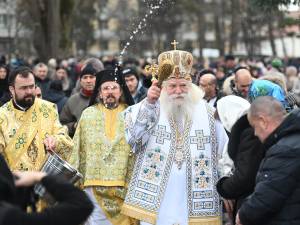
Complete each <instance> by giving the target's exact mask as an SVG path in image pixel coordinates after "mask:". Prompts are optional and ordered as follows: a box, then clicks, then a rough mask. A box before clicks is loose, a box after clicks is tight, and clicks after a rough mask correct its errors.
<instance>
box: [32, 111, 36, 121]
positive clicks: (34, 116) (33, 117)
mask: <svg viewBox="0 0 300 225" xmlns="http://www.w3.org/2000/svg"><path fill="white" fill-rule="evenodd" d="M31 121H32V122H36V121H37V114H36V111H35V110H34V111H33V112H32V117H31Z"/></svg>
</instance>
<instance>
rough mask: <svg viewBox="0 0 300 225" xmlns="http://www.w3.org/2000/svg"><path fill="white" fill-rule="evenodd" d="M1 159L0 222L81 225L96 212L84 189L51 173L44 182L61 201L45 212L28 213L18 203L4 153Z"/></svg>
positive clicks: (8, 224) (2, 223)
mask: <svg viewBox="0 0 300 225" xmlns="http://www.w3.org/2000/svg"><path fill="white" fill-rule="evenodd" d="M0 162H1V164H0V190H1V192H0V225H21V224H22V225H78V224H80V223H82V222H84V220H85V219H86V218H87V217H88V216H89V215H90V213H91V212H92V210H93V205H92V203H91V201H90V200H89V199H88V197H87V196H86V194H85V193H84V192H83V191H80V190H79V189H77V188H76V187H74V186H73V185H72V184H71V183H68V182H66V181H64V180H63V179H62V178H60V177H58V176H52V175H49V176H46V177H44V178H43V179H42V181H41V183H42V185H44V186H45V188H46V190H47V191H48V192H49V193H50V194H51V195H52V196H53V197H54V198H55V199H56V200H57V203H56V204H55V205H54V206H53V207H51V208H47V209H45V210H44V211H43V212H41V213H26V211H24V210H22V208H21V207H20V205H19V204H17V203H16V197H17V194H16V192H17V188H16V187H15V186H14V182H13V176H12V174H11V172H10V171H9V169H8V167H7V165H6V163H5V161H4V159H3V157H2V155H1V154H0Z"/></svg>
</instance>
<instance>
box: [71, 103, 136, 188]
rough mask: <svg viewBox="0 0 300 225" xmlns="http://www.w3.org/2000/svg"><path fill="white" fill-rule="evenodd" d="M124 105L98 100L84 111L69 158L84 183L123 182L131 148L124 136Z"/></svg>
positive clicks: (105, 184) (122, 183) (108, 184)
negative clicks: (113, 106)
mask: <svg viewBox="0 0 300 225" xmlns="http://www.w3.org/2000/svg"><path fill="white" fill-rule="evenodd" d="M124 109H125V105H119V106H118V107H117V108H116V109H112V110H111V109H106V108H105V107H104V106H103V105H102V104H97V105H94V106H91V107H88V108H87V109H85V110H84V111H83V113H82V115H81V118H80V121H79V122H78V126H77V129H76V132H75V135H74V138H73V140H74V149H73V152H72V154H71V157H70V159H69V162H70V164H71V165H73V166H74V167H75V168H77V169H78V170H79V171H80V173H81V174H82V175H83V184H82V185H83V186H84V187H91V186H107V187H112V186H125V183H126V177H127V173H128V164H129V159H130V158H131V154H130V151H131V149H130V146H129V145H128V144H127V142H126V140H125V131H124V130H125V129H124V119H123V115H122V113H121V112H122V111H123V110H124Z"/></svg>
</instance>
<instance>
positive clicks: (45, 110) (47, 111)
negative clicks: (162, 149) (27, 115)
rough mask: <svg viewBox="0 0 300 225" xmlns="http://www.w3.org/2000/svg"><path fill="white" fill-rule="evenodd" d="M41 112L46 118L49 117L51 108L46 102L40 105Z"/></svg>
mask: <svg viewBox="0 0 300 225" xmlns="http://www.w3.org/2000/svg"><path fill="white" fill-rule="evenodd" d="M40 112H41V113H42V114H43V117H44V118H48V117H49V114H50V113H51V110H50V109H49V108H48V107H47V106H46V105H45V104H42V105H41V107H40Z"/></svg>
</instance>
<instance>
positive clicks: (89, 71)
mask: <svg viewBox="0 0 300 225" xmlns="http://www.w3.org/2000/svg"><path fill="white" fill-rule="evenodd" d="M96 73H97V71H96V70H95V69H94V67H93V65H92V64H87V65H86V66H85V67H84V69H83V70H82V71H81V73H80V79H81V78H82V77H83V76H84V75H87V74H89V75H95V74H96Z"/></svg>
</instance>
